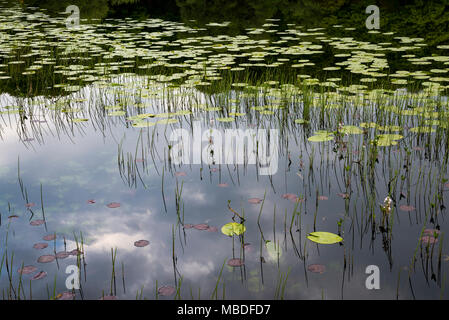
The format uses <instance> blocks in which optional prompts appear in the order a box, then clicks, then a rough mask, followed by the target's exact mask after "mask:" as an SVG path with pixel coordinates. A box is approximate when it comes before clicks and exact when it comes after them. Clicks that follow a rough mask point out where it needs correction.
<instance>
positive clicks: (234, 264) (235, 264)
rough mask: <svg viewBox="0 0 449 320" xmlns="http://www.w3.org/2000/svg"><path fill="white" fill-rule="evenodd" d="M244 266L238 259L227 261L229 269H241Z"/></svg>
mask: <svg viewBox="0 0 449 320" xmlns="http://www.w3.org/2000/svg"><path fill="white" fill-rule="evenodd" d="M243 265H244V262H243V260H242V259H239V258H234V259H229V260H228V266H231V267H241V266H243Z"/></svg>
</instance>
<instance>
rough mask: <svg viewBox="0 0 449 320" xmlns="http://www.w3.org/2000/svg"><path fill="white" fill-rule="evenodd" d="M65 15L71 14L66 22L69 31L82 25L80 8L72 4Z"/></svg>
mask: <svg viewBox="0 0 449 320" xmlns="http://www.w3.org/2000/svg"><path fill="white" fill-rule="evenodd" d="M65 13H67V14H70V16H69V17H68V18H67V19H66V20H65V25H66V27H67V28H68V29H75V28H78V27H79V25H80V8H78V6H75V5H74V4H72V5H70V6H68V7H67V8H66V9H65Z"/></svg>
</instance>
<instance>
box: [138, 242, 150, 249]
mask: <svg viewBox="0 0 449 320" xmlns="http://www.w3.org/2000/svg"><path fill="white" fill-rule="evenodd" d="M149 244H150V242H149V241H148V240H138V241H136V242H134V246H136V247H139V248H142V247H146V246H147V245H149Z"/></svg>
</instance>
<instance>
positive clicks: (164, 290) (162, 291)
mask: <svg viewBox="0 0 449 320" xmlns="http://www.w3.org/2000/svg"><path fill="white" fill-rule="evenodd" d="M175 292H176V289H175V288H174V287H172V286H163V287H160V288H159V289H157V293H158V294H159V295H161V296H171V295H172V294H174V293H175Z"/></svg>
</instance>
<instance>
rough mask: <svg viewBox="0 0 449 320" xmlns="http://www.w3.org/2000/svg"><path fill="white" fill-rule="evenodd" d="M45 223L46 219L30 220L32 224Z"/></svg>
mask: <svg viewBox="0 0 449 320" xmlns="http://www.w3.org/2000/svg"><path fill="white" fill-rule="evenodd" d="M43 223H45V221H44V220H41V219H38V220H33V221H31V222H30V225H32V226H40V225H41V224H43Z"/></svg>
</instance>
